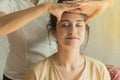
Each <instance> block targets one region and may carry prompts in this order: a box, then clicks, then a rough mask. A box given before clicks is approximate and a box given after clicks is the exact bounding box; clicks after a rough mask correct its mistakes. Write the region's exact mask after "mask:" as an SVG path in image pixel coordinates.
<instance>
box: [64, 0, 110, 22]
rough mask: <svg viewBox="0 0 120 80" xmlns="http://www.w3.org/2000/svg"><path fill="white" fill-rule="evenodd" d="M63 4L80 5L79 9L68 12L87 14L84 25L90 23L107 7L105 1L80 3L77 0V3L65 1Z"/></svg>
mask: <svg viewBox="0 0 120 80" xmlns="http://www.w3.org/2000/svg"><path fill="white" fill-rule="evenodd" d="M64 3H67V4H69V3H76V4H78V5H80V7H79V8H77V9H74V10H70V11H69V12H73V13H83V14H87V16H88V17H87V18H86V20H85V22H86V23H88V22H89V21H91V20H92V19H93V18H95V17H96V16H99V15H101V14H102V13H103V12H104V11H105V9H106V8H107V6H108V2H107V1H89V0H83V1H82V2H81V1H79V0H77V1H65V2H64Z"/></svg>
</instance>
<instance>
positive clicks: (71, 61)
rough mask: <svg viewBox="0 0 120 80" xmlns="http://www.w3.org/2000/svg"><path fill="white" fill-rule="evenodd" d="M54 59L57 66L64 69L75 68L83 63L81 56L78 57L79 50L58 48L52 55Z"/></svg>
mask: <svg viewBox="0 0 120 80" xmlns="http://www.w3.org/2000/svg"><path fill="white" fill-rule="evenodd" d="M54 59H55V60H56V63H57V64H58V65H60V66H64V67H67V66H77V65H80V62H82V61H84V59H83V56H82V55H80V48H71V49H70V48H69V49H67V48H62V47H60V48H59V47H58V52H57V53H56V54H55V55H54ZM80 60H81V61H80ZM79 61H80V62H79Z"/></svg>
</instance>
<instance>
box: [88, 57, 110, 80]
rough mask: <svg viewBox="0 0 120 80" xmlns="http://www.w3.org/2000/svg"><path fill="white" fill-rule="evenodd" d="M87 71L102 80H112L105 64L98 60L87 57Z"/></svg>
mask: <svg viewBox="0 0 120 80" xmlns="http://www.w3.org/2000/svg"><path fill="white" fill-rule="evenodd" d="M86 65H87V70H90V72H92V73H93V74H94V75H96V76H97V77H99V78H101V80H110V75H109V72H108V70H107V67H106V66H105V64H104V63H102V62H101V61H99V60H97V59H93V58H90V57H86Z"/></svg>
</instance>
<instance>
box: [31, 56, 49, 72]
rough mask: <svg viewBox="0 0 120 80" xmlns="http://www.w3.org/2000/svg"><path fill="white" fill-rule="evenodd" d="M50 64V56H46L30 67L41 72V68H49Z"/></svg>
mask: <svg viewBox="0 0 120 80" xmlns="http://www.w3.org/2000/svg"><path fill="white" fill-rule="evenodd" d="M50 66H51V60H50V58H46V59H43V60H41V61H40V62H38V63H36V64H33V65H32V66H31V67H30V68H31V69H32V70H33V71H34V72H39V71H40V72H41V71H43V70H47V69H49V67H50Z"/></svg>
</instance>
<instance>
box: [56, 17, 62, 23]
mask: <svg viewBox="0 0 120 80" xmlns="http://www.w3.org/2000/svg"><path fill="white" fill-rule="evenodd" d="M60 20H61V16H58V17H57V24H58V23H59V22H60Z"/></svg>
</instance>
